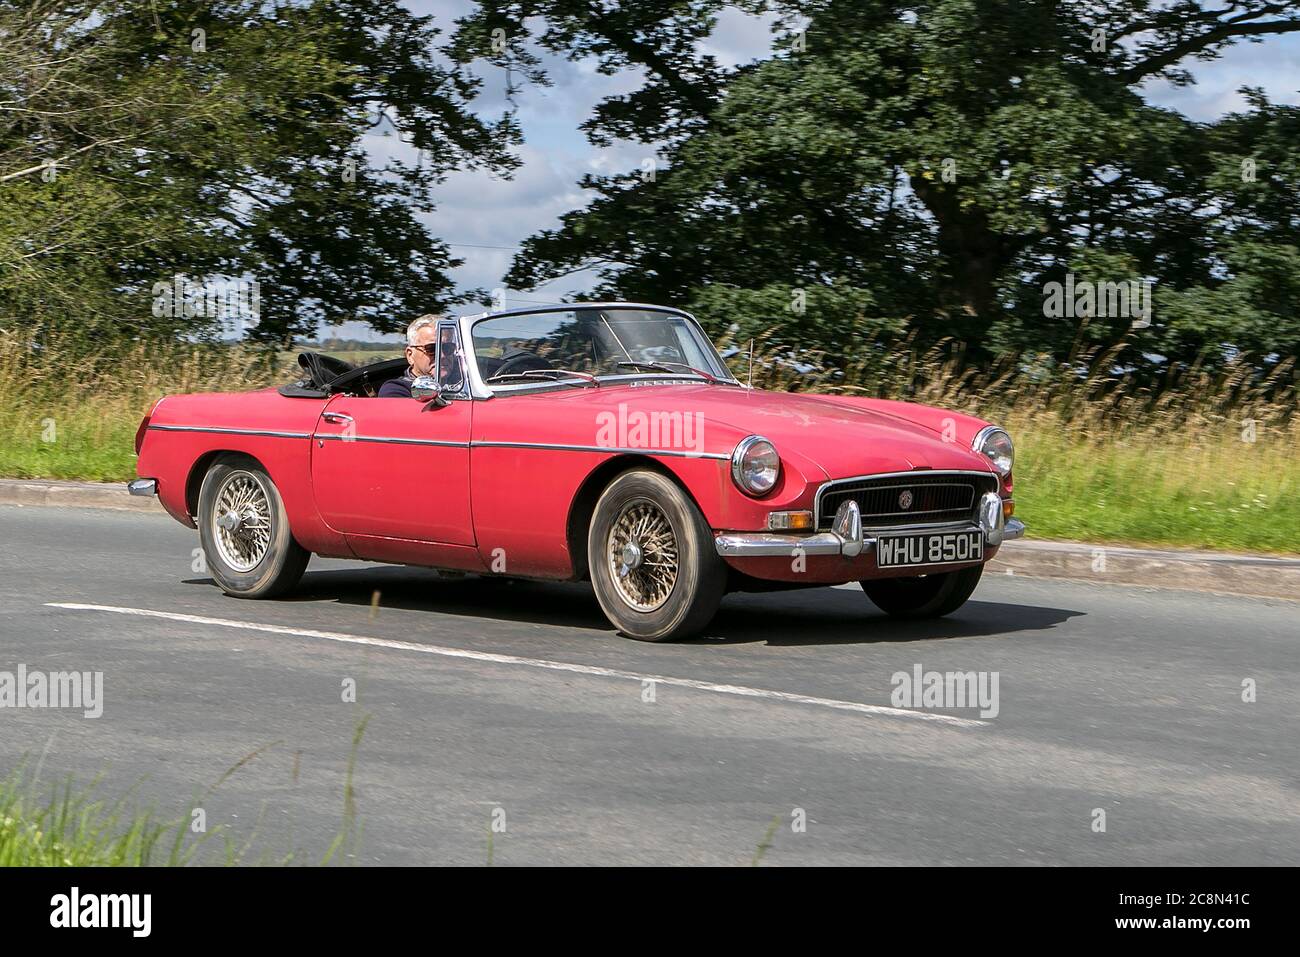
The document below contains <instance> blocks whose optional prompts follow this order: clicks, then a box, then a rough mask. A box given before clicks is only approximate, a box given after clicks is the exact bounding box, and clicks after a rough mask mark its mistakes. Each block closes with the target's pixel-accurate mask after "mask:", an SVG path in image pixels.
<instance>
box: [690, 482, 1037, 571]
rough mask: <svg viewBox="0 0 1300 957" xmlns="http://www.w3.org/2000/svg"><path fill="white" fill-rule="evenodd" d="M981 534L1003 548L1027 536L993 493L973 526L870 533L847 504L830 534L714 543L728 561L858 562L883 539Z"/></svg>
mask: <svg viewBox="0 0 1300 957" xmlns="http://www.w3.org/2000/svg"><path fill="white" fill-rule="evenodd" d="M975 530H979V531H982V532H983V533H984V544H985V545H988V546H990V547H992V546H994V545H1001V544H1002V543H1003V542H1005V541H1010V540H1011V539H1013V538H1020V537H1021V536H1022V535H1024V534H1025V523H1024V522H1022V521H1020V519H1018V518H1012V519H1004V518H1003V516H1002V499H1001V498H1000V497H998V495H997V493H995V492H989V493H988V494H986V495H985V496H984V497H983V498H981V499H980V509H979V521H978V523H974V522H973V523H971V524H969V525H957V526H947V525H946V526H944V527H942V528H939V527H934V528H931V529H927V528H924V527H913V528H891V529H889V530H888V531H885V530H880V531H872V532H870V533H867V532H865V531H863V528H862V514H861V512H860V511H859V510H858V503H857V502H854V501H852V500H849V501H847V502H845V503H844V504H843V505H841V506H840V507H839V509H838V510H837V511H836V512H835V521H834V522H833V523H832V524H831V530H830V531H829V532H818V533H817V534H816V535H777V534H773V533H772V532H724V533H723V534H721V535H718V536H716V537H715V538H714V539H713V545H714V547H715V548H716V549H717V551H718V554H719V555H721V556H723V557H724V558H762V557H765V556H772V555H784V556H790V555H793V554H796V553H802V554H804V555H843V556H844V557H845V558H857V557H858V556H859V555H862V554H863V553H865V552H869V551H871V549H873V548H875V547H876V539H877V538H878V537H879V536H881V535H886V534H888V535H903V534H909V533H912V534H915V533H917V532H923V531H936V532H940V531H942V532H961V531H975Z"/></svg>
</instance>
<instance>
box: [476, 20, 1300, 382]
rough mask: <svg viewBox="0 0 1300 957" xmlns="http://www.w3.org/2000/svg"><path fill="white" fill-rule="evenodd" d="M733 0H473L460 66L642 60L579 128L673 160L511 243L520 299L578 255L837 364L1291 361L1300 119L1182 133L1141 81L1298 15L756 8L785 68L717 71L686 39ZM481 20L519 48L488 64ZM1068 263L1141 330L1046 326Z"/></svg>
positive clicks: (1176, 79) (1282, 28)
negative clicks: (1143, 307) (623, 89)
mask: <svg viewBox="0 0 1300 957" xmlns="http://www.w3.org/2000/svg"><path fill="white" fill-rule="evenodd" d="M723 6H724V4H722V3H719V2H714V0H680V2H674V3H664V4H654V5H650V4H646V5H642V4H637V5H632V6H631V7H630V8H628V5H620V6H618V7H616V8H613V9H611V6H610V5H608V4H601V3H594V2H587V0H518V2H505V0H483V2H482V3H481V4H480V7H479V9H478V11H477V12H476V13H475V14H474V15H473V16H472V17H470V18H468V19H467V20H466V21H464V22H462V23H461V25H460V30H459V32H458V34H457V37H456V46H455V49H456V50H457V52H458V53H459V54H460V55H461V56H462V57H463V58H466V59H468V58H471V57H473V56H477V55H486V56H489V57H493V58H495V59H496V60H497V61H498V62H502V63H507V64H509V65H518V66H519V67H520V68H521V69H523V70H524V71H525V72H528V71H532V75H533V76H534V78H540V77H538V76H537V74H538V72H539V70H540V67H539V64H538V62H537V61H536V60H535V59H531V60H530V58H529V55H528V50H529V48H530V44H539V45H540V46H541V47H542V48H544V49H549V50H551V51H552V52H563V53H565V54H567V55H570V56H573V57H575V58H577V57H596V58H597V62H598V63H599V64H600V65H601V68H603V69H606V70H610V71H612V70H616V69H623V68H629V67H634V68H636V69H638V70H640V71H641V72H642V73H643V74H644V76H645V77H646V80H645V83H644V85H643V86H642V87H641V88H640V89H638V90H636V91H634V92H633V93H631V94H628V95H623V96H618V97H614V98H611V99H609V100H606V101H605V102H603V103H601V104H600V105H599V106H598V107H597V109H596V111H595V113H594V114H593V116H592V117H591V118H590V119H589V120H588V122H587V124H586V129H587V131H588V135H589V136H590V138H591V139H592V140H593V141H594V142H597V143H603V142H607V141H609V140H610V139H611V138H615V137H620V138H630V139H634V140H640V141H642V142H644V143H646V144H647V155H650V154H652V153H653V152H654V151H656V150H658V151H659V152H660V153H661V156H662V161H661V163H660V164H659V165H660V168H659V169H658V170H657V171H656V172H655V174H654V175H653V177H650V176H646V175H644V173H643V172H642V171H641V170H639V169H638V170H632V171H629V172H627V173H625V174H616V175H607V176H589V177H587V178H586V179H585V180H584V181H583V184H582V185H583V186H585V187H586V188H587V189H588V190H590V191H591V195H592V199H591V201H590V203H589V204H588V205H586V206H585V207H583V208H581V209H577V210H574V211H572V212H570V213H569V214H567V215H566V216H564V217H563V219H562V222H561V224H560V226H559V227H558V228H556V229H552V230H547V231H544V232H542V233H540V234H538V235H536V236H534V237H532V238H530V239H529V240H528V241H527V242H526V243H525V245H524V248H523V250H522V252H521V253H520V254H519V255H518V257H517V258H516V260H515V262H514V264H513V267H512V269H511V271H510V273H509V275H508V276H507V277H506V278H507V281H508V282H509V283H510V284H511V285H514V286H516V287H520V288H527V287H530V286H532V285H534V284H537V283H540V282H543V281H548V280H554V279H556V278H557V277H560V276H563V275H565V274H566V273H568V272H570V271H573V270H578V269H585V268H591V267H593V266H594V267H597V268H599V269H600V270H601V273H600V275H601V283H600V288H599V289H598V290H597V291H596V295H600V296H613V297H627V298H635V299H645V300H651V301H669V302H694V303H697V304H700V305H702V306H706V307H708V309H709V311H710V315H709V316H706V318H711V319H712V320H713V321H714V322H715V323H716V324H717V325H718V326H719V327H723V326H726V325H727V324H729V323H736V322H739V324H740V325H741V326H742V334H743V333H745V332H751V331H753V330H755V329H757V328H760V327H762V326H764V325H766V326H771V325H774V324H777V323H779V324H780V325H781V327H782V329H783V330H784V331H785V334H786V335H788V336H789V337H790V339H791V340H792V341H802V342H804V343H805V344H807V343H809V342H811V343H813V344H816V345H818V346H821V347H823V348H826V349H827V350H829V351H830V352H831V353H832V354H835V353H837V352H839V353H847V352H849V351H851V350H852V348H853V346H854V342H855V341H856V338H857V337H858V336H859V335H860V334H861V331H862V329H863V328H864V326H865V327H866V328H870V327H872V326H873V325H876V326H885V327H890V328H893V327H895V326H897V325H898V324H899V323H905V324H906V325H907V326H908V327H910V328H911V329H912V330H913V331H915V332H916V333H917V334H918V335H919V336H921V337H922V338H923V339H928V340H931V341H933V340H937V339H939V338H942V337H954V338H956V339H958V340H961V341H963V342H965V343H966V344H967V347H968V348H969V349H970V350H971V352H972V354H974V355H976V356H979V355H984V356H988V355H991V354H993V353H997V352H1002V351H1006V350H1011V349H1015V350H1026V349H1040V350H1047V351H1051V352H1053V353H1055V354H1057V355H1059V356H1065V355H1067V354H1068V353H1069V351H1070V350H1071V349H1072V348H1077V347H1078V346H1079V345H1080V344H1084V345H1089V344H1109V343H1113V342H1117V341H1120V340H1124V339H1127V340H1128V341H1130V342H1131V343H1132V344H1133V349H1132V350H1131V354H1130V357H1129V360H1128V361H1131V362H1133V363H1135V364H1137V365H1143V364H1152V363H1154V365H1160V364H1162V363H1163V361H1165V360H1177V361H1184V362H1190V361H1192V360H1194V359H1197V358H1201V359H1202V360H1203V361H1211V362H1212V361H1218V360H1220V359H1222V358H1223V357H1225V356H1227V355H1230V354H1232V353H1234V352H1239V351H1241V350H1250V351H1252V352H1254V353H1255V354H1256V355H1257V356H1258V357H1259V358H1260V360H1261V361H1262V362H1265V363H1270V362H1272V361H1274V360H1276V359H1277V358H1279V357H1282V356H1287V355H1294V354H1295V353H1296V352H1297V351H1298V349H1300V323H1298V322H1297V319H1296V315H1297V310H1298V308H1300V302H1298V301H1297V300H1296V298H1295V282H1294V280H1291V279H1289V278H1287V277H1289V276H1291V275H1294V272H1293V270H1292V266H1293V265H1294V264H1295V262H1296V257H1297V255H1298V252H1297V251H1298V249H1300V246H1297V243H1296V237H1295V229H1296V223H1297V222H1300V204H1298V203H1297V195H1296V186H1295V183H1296V180H1295V178H1294V176H1293V175H1292V174H1293V173H1294V169H1295V162H1296V160H1297V158H1298V157H1297V150H1298V149H1300V138H1297V114H1296V111H1295V110H1294V109H1292V108H1288V107H1278V106H1273V105H1271V104H1269V103H1268V102H1267V101H1266V100H1265V99H1264V98H1263V97H1262V96H1261V95H1258V94H1256V95H1254V96H1253V98H1252V104H1251V110H1250V111H1249V112H1247V113H1244V114H1241V115H1234V116H1230V117H1227V118H1225V119H1223V120H1221V121H1219V122H1216V123H1208V124H1207V123H1198V122H1194V121H1192V120H1190V119H1189V118H1187V117H1185V116H1182V115H1180V114H1178V113H1175V112H1173V111H1170V110H1167V109H1162V108H1159V107H1156V106H1154V105H1153V104H1152V103H1151V102H1150V99H1149V95H1148V93H1147V92H1146V90H1145V88H1144V84H1146V83H1148V82H1149V81H1152V80H1154V79H1156V78H1161V79H1164V80H1168V81H1171V82H1173V83H1174V84H1187V83H1190V82H1192V77H1191V75H1190V74H1189V73H1188V72H1187V69H1188V67H1189V65H1191V64H1193V63H1195V62H1196V60H1197V59H1198V58H1199V59H1201V60H1210V59H1213V58H1214V57H1216V56H1217V55H1218V54H1219V53H1220V52H1221V51H1222V50H1223V49H1224V48H1225V47H1226V46H1227V45H1229V44H1231V43H1234V42H1239V41H1243V40H1247V41H1248V40H1257V39H1259V38H1260V37H1264V36H1267V35H1272V34H1281V33H1287V32H1292V31H1295V30H1300V4H1294V3H1271V2H1223V3H1218V4H1214V5H1208V6H1203V5H1201V4H1198V3H1191V2H1174V3H1168V2H1159V3H1153V2H1147V0H1124V2H1115V3H1109V4H1095V3H1086V2H1060V0H1020V2H1017V3H1002V2H984V0H934V2H922V3H915V2H912V3H906V2H887V0H852V2H850V0H772V2H760V0H755V2H753V3H750V4H747V5H746V7H747V9H750V10H752V11H756V12H759V11H764V10H766V11H768V12H774V13H776V14H777V17H778V19H777V26H776V40H775V51H774V53H773V55H772V56H770V57H768V58H766V59H763V60H761V61H758V62H754V63H750V64H744V65H742V66H740V67H737V68H735V69H731V70H726V69H723V68H721V67H720V66H719V65H718V64H717V63H716V62H715V61H714V60H713V59H712V58H710V57H709V56H708V55H706V54H704V53H702V52H701V50H702V46H701V44H699V43H698V42H696V41H698V40H699V39H700V38H701V37H703V36H706V35H707V34H708V32H709V30H710V29H712V27H713V25H714V23H715V18H716V17H717V15H718V13H719V12H720V10H721V9H722V7H723ZM497 27H500V28H503V29H504V30H505V31H506V36H507V37H509V38H510V39H511V40H512V42H511V43H510V44H509V45H507V46H506V47H505V48H504V49H501V48H500V45H499V44H498V47H499V49H497V50H496V51H493V52H490V53H486V54H485V53H484V51H485V49H486V47H485V46H484V42H485V38H486V36H487V35H488V33H489V32H490V31H491V30H492V29H494V28H497ZM1211 68H1212V67H1211ZM1245 161H1253V163H1254V167H1253V173H1252V172H1251V167H1250V166H1249V163H1247V162H1245ZM1067 273H1073V274H1075V276H1076V278H1077V279H1078V280H1080V281H1094V282H1121V281H1125V280H1134V281H1140V280H1150V281H1152V282H1153V286H1154V291H1155V294H1154V299H1155V303H1154V305H1155V308H1154V310H1153V314H1152V315H1151V317H1150V319H1151V324H1150V325H1149V326H1148V327H1144V328H1138V329H1134V328H1133V322H1132V320H1131V318H1130V317H1123V316H1105V317H1101V318H1098V317H1095V316H1094V317H1053V316H1049V315H1045V314H1044V301H1045V292H1044V290H1045V288H1046V287H1047V284H1049V283H1051V282H1057V281H1063V280H1064V279H1065V277H1066V274H1067ZM819 290H820V292H819ZM855 290H856V292H854V291H855ZM819 301H821V302H824V303H828V304H832V305H833V307H834V308H833V310H832V312H830V313H827V312H825V311H824V310H820V309H819V308H818V307H817V306H816V303H817V302H819ZM846 303H856V306H855V308H854V310H850V312H855V313H856V318H855V319H852V321H851V317H850V316H846V314H845V304H846ZM781 305H784V308H778V306H781ZM828 315H830V316H832V317H833V318H832V320H831V321H827V317H828ZM1140 325H1141V322H1140V321H1139V326H1140ZM1153 357H1156V358H1154V359H1153Z"/></svg>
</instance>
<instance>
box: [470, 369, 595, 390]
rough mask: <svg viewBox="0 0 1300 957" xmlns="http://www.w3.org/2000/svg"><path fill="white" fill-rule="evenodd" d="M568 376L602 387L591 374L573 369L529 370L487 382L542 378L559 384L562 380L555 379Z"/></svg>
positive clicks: (498, 376) (496, 377)
mask: <svg viewBox="0 0 1300 957" xmlns="http://www.w3.org/2000/svg"><path fill="white" fill-rule="evenodd" d="M566 375H568V376H573V377H575V378H577V379H581V380H582V381H583V382H590V383H591V384H592V385H594V386H596V387H597V388H599V387H600V383H599V382H598V381H597V380H596V377H595V376H594V375H592V374H591V373H590V372H576V371H574V370H573V369H529V370H528V371H527V372H507V373H506V374H505V375H493V376H488V377H487V379H486V380H485V381H487V382H504V381H506V380H507V379H535V378H537V377H539V376H540V377H541V378H543V379H545V380H547V381H548V382H559V381H560V380H559V379H557V378H554V377H555V376H566Z"/></svg>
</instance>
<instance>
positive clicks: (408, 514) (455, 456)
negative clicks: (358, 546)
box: [311, 323, 474, 545]
mask: <svg viewBox="0 0 1300 957" xmlns="http://www.w3.org/2000/svg"><path fill="white" fill-rule="evenodd" d="M444 348H446V349H447V350H448V355H447V356H446V357H445V358H444V357H442V356H440V358H439V361H438V364H437V366H435V368H437V369H439V370H440V375H439V378H440V380H441V382H442V387H443V389H444V396H443V401H441V402H438V401H434V402H430V401H427V400H419V399H407V398H398V399H379V398H369V397H355V396H334V397H333V398H331V399H330V401H329V402H328V403H327V404H326V406H325V408H324V410H323V411H322V412H321V415H320V418H319V420H318V421H317V423H316V429H315V432H314V433H313V435H312V469H311V471H312V483H313V487H314V490H315V496H316V507H317V509H318V510H319V511H320V514H321V517H322V519H324V521H325V522H326V524H328V525H329V526H330V527H331V528H333V529H335V530H337V531H339V532H342V533H344V534H346V535H349V536H357V535H364V536H373V537H381V538H397V539H406V540H410V541H420V542H436V543H442V544H451V545H473V544H474V528H473V522H472V521H471V518H470V490H469V438H470V422H471V418H472V416H473V409H474V403H473V401H472V399H471V398H470V397H469V394H468V390H467V389H466V388H465V381H464V377H463V376H462V375H460V374H459V372H458V371H457V370H458V369H459V368H460V362H461V355H460V354H459V341H458V334H457V331H456V328H455V326H454V324H451V323H447V324H443V325H440V327H439V352H440V353H442V351H443V349H444Z"/></svg>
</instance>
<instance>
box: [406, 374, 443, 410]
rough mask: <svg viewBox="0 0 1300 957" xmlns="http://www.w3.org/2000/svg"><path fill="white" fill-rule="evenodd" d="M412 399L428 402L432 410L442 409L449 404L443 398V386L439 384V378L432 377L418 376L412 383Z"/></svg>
mask: <svg viewBox="0 0 1300 957" xmlns="http://www.w3.org/2000/svg"><path fill="white" fill-rule="evenodd" d="M411 398H412V399H419V400H420V401H421V402H427V403H429V406H430V407H432V408H441V407H442V406H444V405H446V404H447V400H446V399H444V398H443V397H442V386H441V385H439V384H438V379H437V377H436V376H431V375H422V376H418V377H417V378H416V379H415V381H413V382H412V383H411Z"/></svg>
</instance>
